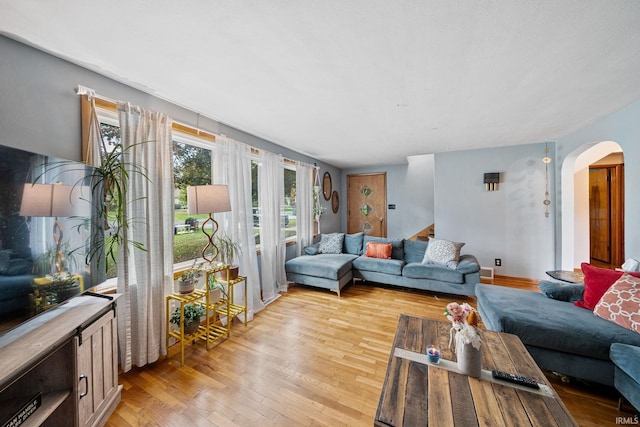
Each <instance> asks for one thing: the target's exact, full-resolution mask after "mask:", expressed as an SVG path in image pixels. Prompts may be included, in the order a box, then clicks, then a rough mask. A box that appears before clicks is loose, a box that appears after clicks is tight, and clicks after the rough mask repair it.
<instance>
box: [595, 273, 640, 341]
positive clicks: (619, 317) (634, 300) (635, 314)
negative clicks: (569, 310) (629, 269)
mask: <svg viewBox="0 0 640 427" xmlns="http://www.w3.org/2000/svg"><path fill="white" fill-rule="evenodd" d="M593 314H595V315H596V316H598V317H602V318H603V319H605V320H610V321H612V322H613V323H615V324H617V325H620V326H622V327H624V328H627V329H630V330H632V331H636V332H638V333H639V334H640V279H639V278H637V277H633V276H631V275H629V274H623V275H622V277H621V278H620V279H618V280H617V281H616V282H615V283H614V284H613V285H611V287H610V288H609V289H607V291H606V292H605V293H604V295H603V296H602V298H600V301H598V303H597V304H596V306H595V307H594V309H593Z"/></svg>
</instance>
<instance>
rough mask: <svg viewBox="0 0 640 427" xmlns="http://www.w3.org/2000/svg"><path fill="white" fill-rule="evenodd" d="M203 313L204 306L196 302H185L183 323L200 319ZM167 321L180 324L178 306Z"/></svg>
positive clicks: (186, 323)
mask: <svg viewBox="0 0 640 427" xmlns="http://www.w3.org/2000/svg"><path fill="white" fill-rule="evenodd" d="M204 315H205V310H204V307H203V306H201V305H197V304H187V305H185V306H184V324H185V325H188V324H189V323H192V322H195V321H200V318H201V317H202V316H204ZM169 322H171V323H173V324H174V325H177V326H180V307H176V309H175V310H174V311H173V314H172V315H171V319H169Z"/></svg>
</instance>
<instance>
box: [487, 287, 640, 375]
mask: <svg viewBox="0 0 640 427" xmlns="http://www.w3.org/2000/svg"><path fill="white" fill-rule="evenodd" d="M540 287H541V289H542V290H543V293H540V292H533V291H525V290H521V289H513V288H505V287H501V286H495V285H487V284H478V285H477V286H476V297H477V305H478V311H479V312H480V316H481V318H482V321H483V322H484V324H485V326H486V327H487V329H490V330H493V331H498V332H507V333H511V334H515V335H517V336H518V337H520V339H521V340H522V342H523V344H524V345H525V347H526V348H527V350H529V352H530V353H531V355H532V356H533V358H534V360H535V361H536V363H537V364H538V365H539V366H540V367H541V368H543V369H546V370H548V371H552V372H559V373H562V374H565V375H568V376H571V377H576V378H581V379H585V380H589V381H593V382H596V383H600V384H605V385H608V386H613V385H614V371H615V364H614V362H613V361H612V360H611V358H610V348H611V346H612V344H613V343H623V344H627V345H630V346H640V334H638V333H636V332H635V331H632V330H629V329H626V328H624V327H622V326H619V325H617V324H615V323H612V322H610V321H608V320H605V319H602V318H600V317H597V316H595V315H594V314H593V312H592V311H591V310H588V309H585V308H581V307H576V306H575V305H574V304H573V301H578V300H579V299H580V298H581V295H582V294H583V290H584V285H583V284H575V285H569V284H566V285H565V284H561V283H555V282H546V281H543V282H540Z"/></svg>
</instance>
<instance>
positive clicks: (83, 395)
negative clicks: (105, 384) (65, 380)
mask: <svg viewBox="0 0 640 427" xmlns="http://www.w3.org/2000/svg"><path fill="white" fill-rule="evenodd" d="M82 380H84V393H80V399H82V398H83V397H85V396H86V395H87V394H89V377H87V376H86V375H80V381H82Z"/></svg>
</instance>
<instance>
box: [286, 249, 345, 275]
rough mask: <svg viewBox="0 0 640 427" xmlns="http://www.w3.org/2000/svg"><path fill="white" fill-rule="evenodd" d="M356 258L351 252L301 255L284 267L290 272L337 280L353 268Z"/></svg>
mask: <svg viewBox="0 0 640 427" xmlns="http://www.w3.org/2000/svg"><path fill="white" fill-rule="evenodd" d="M355 258H356V256H355V255H349V254H318V255H301V256H299V257H296V258H293V259H290V260H289V261H287V262H286V263H285V264H284V267H285V270H286V271H287V272H288V273H296V274H305V275H307V276H315V277H324V278H327V279H332V280H337V279H339V278H340V277H342V276H344V275H345V274H346V273H347V272H349V271H350V270H351V262H352V261H353V260H354V259H355Z"/></svg>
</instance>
